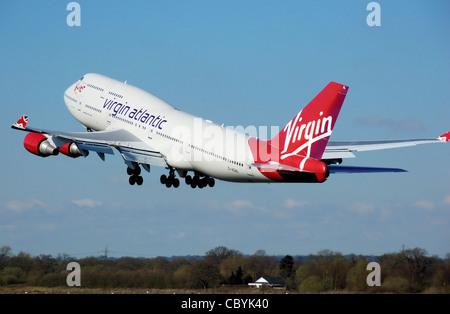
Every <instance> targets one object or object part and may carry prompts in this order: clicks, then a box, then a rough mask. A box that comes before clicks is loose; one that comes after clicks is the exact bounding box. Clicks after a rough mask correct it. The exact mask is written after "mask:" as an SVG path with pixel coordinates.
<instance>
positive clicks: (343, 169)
mask: <svg viewBox="0 0 450 314" xmlns="http://www.w3.org/2000/svg"><path fill="white" fill-rule="evenodd" d="M328 170H329V171H330V173H373V172H408V171H406V170H404V169H399V168H378V167H354V166H334V165H329V166H328Z"/></svg>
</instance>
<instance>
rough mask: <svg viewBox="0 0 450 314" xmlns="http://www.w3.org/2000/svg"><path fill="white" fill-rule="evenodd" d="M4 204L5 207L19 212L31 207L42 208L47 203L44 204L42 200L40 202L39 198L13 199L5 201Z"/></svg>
mask: <svg viewBox="0 0 450 314" xmlns="http://www.w3.org/2000/svg"><path fill="white" fill-rule="evenodd" d="M4 204H5V207H6V208H7V209H9V210H12V211H15V212H17V213H20V212H22V211H23V210H26V209H33V208H36V207H41V208H43V207H46V206H47V204H45V203H44V202H41V201H39V200H30V201H19V200H13V201H8V202H5V203H4Z"/></svg>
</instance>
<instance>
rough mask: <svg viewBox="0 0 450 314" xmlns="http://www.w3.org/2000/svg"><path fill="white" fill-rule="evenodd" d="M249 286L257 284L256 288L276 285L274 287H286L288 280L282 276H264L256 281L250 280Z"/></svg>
mask: <svg viewBox="0 0 450 314" xmlns="http://www.w3.org/2000/svg"><path fill="white" fill-rule="evenodd" d="M248 285H249V286H255V287H256V288H261V287H274V288H284V287H286V282H284V280H283V279H281V278H280V277H267V276H263V277H261V278H259V279H258V280H256V282H250V283H249V284H248Z"/></svg>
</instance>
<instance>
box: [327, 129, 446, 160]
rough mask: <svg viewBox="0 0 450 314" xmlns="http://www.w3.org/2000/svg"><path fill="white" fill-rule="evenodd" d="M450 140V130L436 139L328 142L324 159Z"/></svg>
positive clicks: (350, 156)
mask: <svg viewBox="0 0 450 314" xmlns="http://www.w3.org/2000/svg"><path fill="white" fill-rule="evenodd" d="M449 140H450V132H447V133H445V134H442V135H441V136H440V137H438V138H434V139H412V140H387V141H353V142H331V141H330V142H328V145H327V147H326V148H325V151H324V153H323V156H322V159H328V160H333V159H342V158H352V157H355V155H354V154H353V153H354V152H363V151H370V150H381V149H390V148H399V147H408V146H415V145H419V144H429V143H445V142H448V141H449Z"/></svg>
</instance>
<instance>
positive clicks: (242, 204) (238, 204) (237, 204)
mask: <svg viewBox="0 0 450 314" xmlns="http://www.w3.org/2000/svg"><path fill="white" fill-rule="evenodd" d="M226 207H227V208H228V209H242V208H246V207H253V204H252V203H251V202H250V201H246V200H234V201H232V202H229V203H227V204H226Z"/></svg>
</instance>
